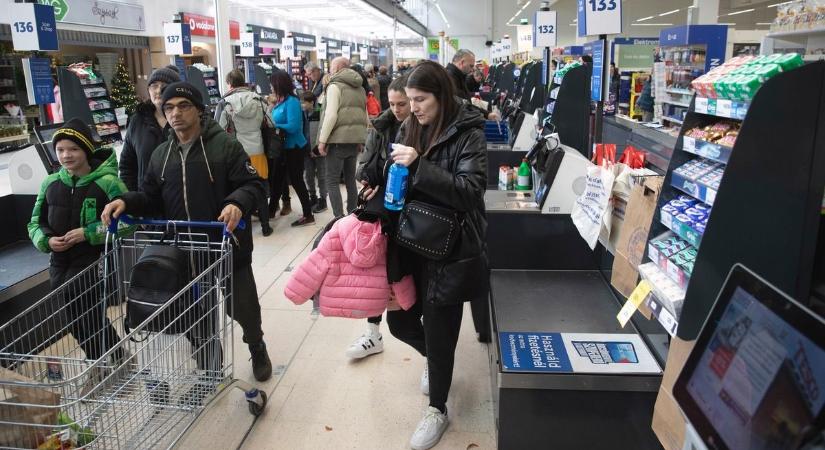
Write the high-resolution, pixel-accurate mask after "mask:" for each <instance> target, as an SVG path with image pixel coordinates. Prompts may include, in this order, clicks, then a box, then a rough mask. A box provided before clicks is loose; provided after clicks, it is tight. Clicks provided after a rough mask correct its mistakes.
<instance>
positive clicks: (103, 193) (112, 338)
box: [28, 119, 131, 365]
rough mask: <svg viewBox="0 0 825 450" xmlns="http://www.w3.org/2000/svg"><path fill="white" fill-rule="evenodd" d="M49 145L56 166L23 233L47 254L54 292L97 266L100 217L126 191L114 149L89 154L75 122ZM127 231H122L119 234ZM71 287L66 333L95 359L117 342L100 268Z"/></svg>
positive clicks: (85, 131) (88, 139) (91, 149)
mask: <svg viewBox="0 0 825 450" xmlns="http://www.w3.org/2000/svg"><path fill="white" fill-rule="evenodd" d="M52 145H53V146H54V149H55V153H56V154H57V159H58V160H59V161H60V165H61V166H62V167H61V169H60V170H59V171H58V172H57V173H53V174H51V175H49V176H48V177H46V179H45V180H44V181H43V184H42V185H41V187H40V193H39V194H38V195H37V201H36V202H35V204H34V210H33V211H32V218H31V221H30V222H29V225H28V231H29V238H30V239H31V240H32V242H33V243H34V246H35V247H37V249H38V250H40V251H42V252H45V253H51V262H50V265H49V277H50V281H51V287H52V289H56V288H58V287H60V286H62V285H63V284H64V283H65V282H66V281H68V280H70V279H71V278H72V277H74V276H75V275H77V274H78V273H80V272H82V271H83V270H84V269H86V268H87V267H89V266H90V265H91V264H98V262H99V260H100V256H101V254H102V253H103V244H104V241H105V239H106V227H105V226H103V224H102V222H101V221H100V214H101V212H103V207H104V206H106V204H107V203H109V202H110V201H111V200H112V199H113V198H115V197H117V196H120V195H121V194H123V193H124V192H126V185H124V184H123V182H122V181H120V179H119V178H118V176H117V158H116V157H115V153H114V151H112V150H110V149H107V148H101V149H98V150H95V145H94V141H93V139H92V135H91V133H90V131H89V127H88V126H86V124H85V123H83V122H82V121H81V120H79V119H72V120H70V121H68V122H66V124H65V125H64V126H63V127H62V128H60V129H58V130H57V131H56V132H55V133H54V136H53V138H52ZM129 232H131V229H129V228H123V229H121V231H120V232H119V234H125V233H129ZM72 283H73V286H71V287H68V290H66V292H68V293H69V294H68V295H66V296H65V297H64V301H65V312H66V317H67V320H68V321H69V322H70V323H69V327H68V330H69V331H70V332H71V333H72V335H73V336H74V338H75V339H76V340H77V342H78V344H79V345H80V348H82V349H83V351H84V352H85V353H86V359H87V360H97V359H99V358H100V357H101V356H103V354H105V353H106V352H107V351H109V350H110V349H111V348H113V347H114V346H115V344H117V343H118V342H119V341H120V337H119V336H118V334H117V332H116V331H115V329H114V327H112V324H111V323H110V322H109V319H108V318H106V309H105V308H106V305H105V304H104V297H103V295H102V294H103V292H102V281H101V273H100V270H91V271H87V272H86V274H85V275H83V276H81V277H80V278H78V279H76V280H74V281H73V282H72ZM125 356H127V355H125V354H124V351H123V349H122V348H118V349H117V350H116V351H115V352H114V353H113V355H112V360H113V362H114V363H115V365H118V364H119V363H120V362H122V361H123V360H124V357H125Z"/></svg>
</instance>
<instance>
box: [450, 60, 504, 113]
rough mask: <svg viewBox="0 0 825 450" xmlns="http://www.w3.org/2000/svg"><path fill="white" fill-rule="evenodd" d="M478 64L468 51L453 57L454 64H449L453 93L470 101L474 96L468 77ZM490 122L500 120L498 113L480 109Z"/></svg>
mask: <svg viewBox="0 0 825 450" xmlns="http://www.w3.org/2000/svg"><path fill="white" fill-rule="evenodd" d="M475 64H476V55H474V54H473V52H471V51H469V50H467V49H461V50H459V51H457V52H455V55H453V62H451V63H449V64H447V73H448V74H449V75H450V80H451V81H452V85H453V91H454V92H455V95H456V96H458V97H460V98H462V99H464V100H466V101H468V102H469V101H470V99H471V98H472V96H471V95H470V91H469V89H468V88H467V76H468V75H470V74H471V73H472V72H473V70H474V68H475ZM479 111H481V112H482V113H483V114H484V117H485V118H486V119H488V120H499V115H498V113H496V112H487V111H483V110H481V109H479Z"/></svg>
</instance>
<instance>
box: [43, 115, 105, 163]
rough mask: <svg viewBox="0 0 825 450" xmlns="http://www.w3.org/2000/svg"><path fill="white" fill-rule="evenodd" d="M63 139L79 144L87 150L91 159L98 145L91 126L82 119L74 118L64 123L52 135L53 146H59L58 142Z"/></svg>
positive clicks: (87, 155) (87, 156) (88, 157)
mask: <svg viewBox="0 0 825 450" xmlns="http://www.w3.org/2000/svg"><path fill="white" fill-rule="evenodd" d="M63 139H68V140H70V141H72V142H74V143H75V144H77V145H78V146H79V147H80V148H82V149H83V151H84V152H86V158H87V159H88V160H89V161H91V160H92V153H94V151H95V147H96V146H95V141H94V138H92V132H91V131H90V130H89V126H88V125H86V124H85V123H84V122H83V121H82V120H80V119H78V118H74V119H71V120H69V121H68V122H66V123H64V124H63V126H62V127H60V128H59V129H58V130H57V131H55V132H54V134H53V135H52V146H53V147H57V142H58V141H62V140H63Z"/></svg>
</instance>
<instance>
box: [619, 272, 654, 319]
mask: <svg viewBox="0 0 825 450" xmlns="http://www.w3.org/2000/svg"><path fill="white" fill-rule="evenodd" d="M650 290H651V286H650V283H649V282H648V281H647V280H642V281H641V282H640V283H639V285H638V286H636V289H634V290H633V293H631V294H630V297H628V298H627V301H626V302H625V304H624V306H623V307H622V309H621V311H619V314H618V315H617V316H616V319H618V320H619V324H620V325H621V326H622V328H624V326H625V325H627V321H628V320H630V318H631V317H632V316H633V313H634V312H636V310H637V309H639V306H640V305H641V304H642V302H643V301H644V300H645V299H646V298H647V296H648V295H650Z"/></svg>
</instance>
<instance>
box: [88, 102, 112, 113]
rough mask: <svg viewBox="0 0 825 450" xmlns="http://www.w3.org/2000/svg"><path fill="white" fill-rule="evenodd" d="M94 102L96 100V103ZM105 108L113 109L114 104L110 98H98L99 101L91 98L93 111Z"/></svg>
mask: <svg viewBox="0 0 825 450" xmlns="http://www.w3.org/2000/svg"><path fill="white" fill-rule="evenodd" d="M92 102H94V103H92ZM104 109H112V104H111V103H109V101H108V100H97V101H93V100H91V101H90V102H89V110H91V111H101V110H104Z"/></svg>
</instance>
